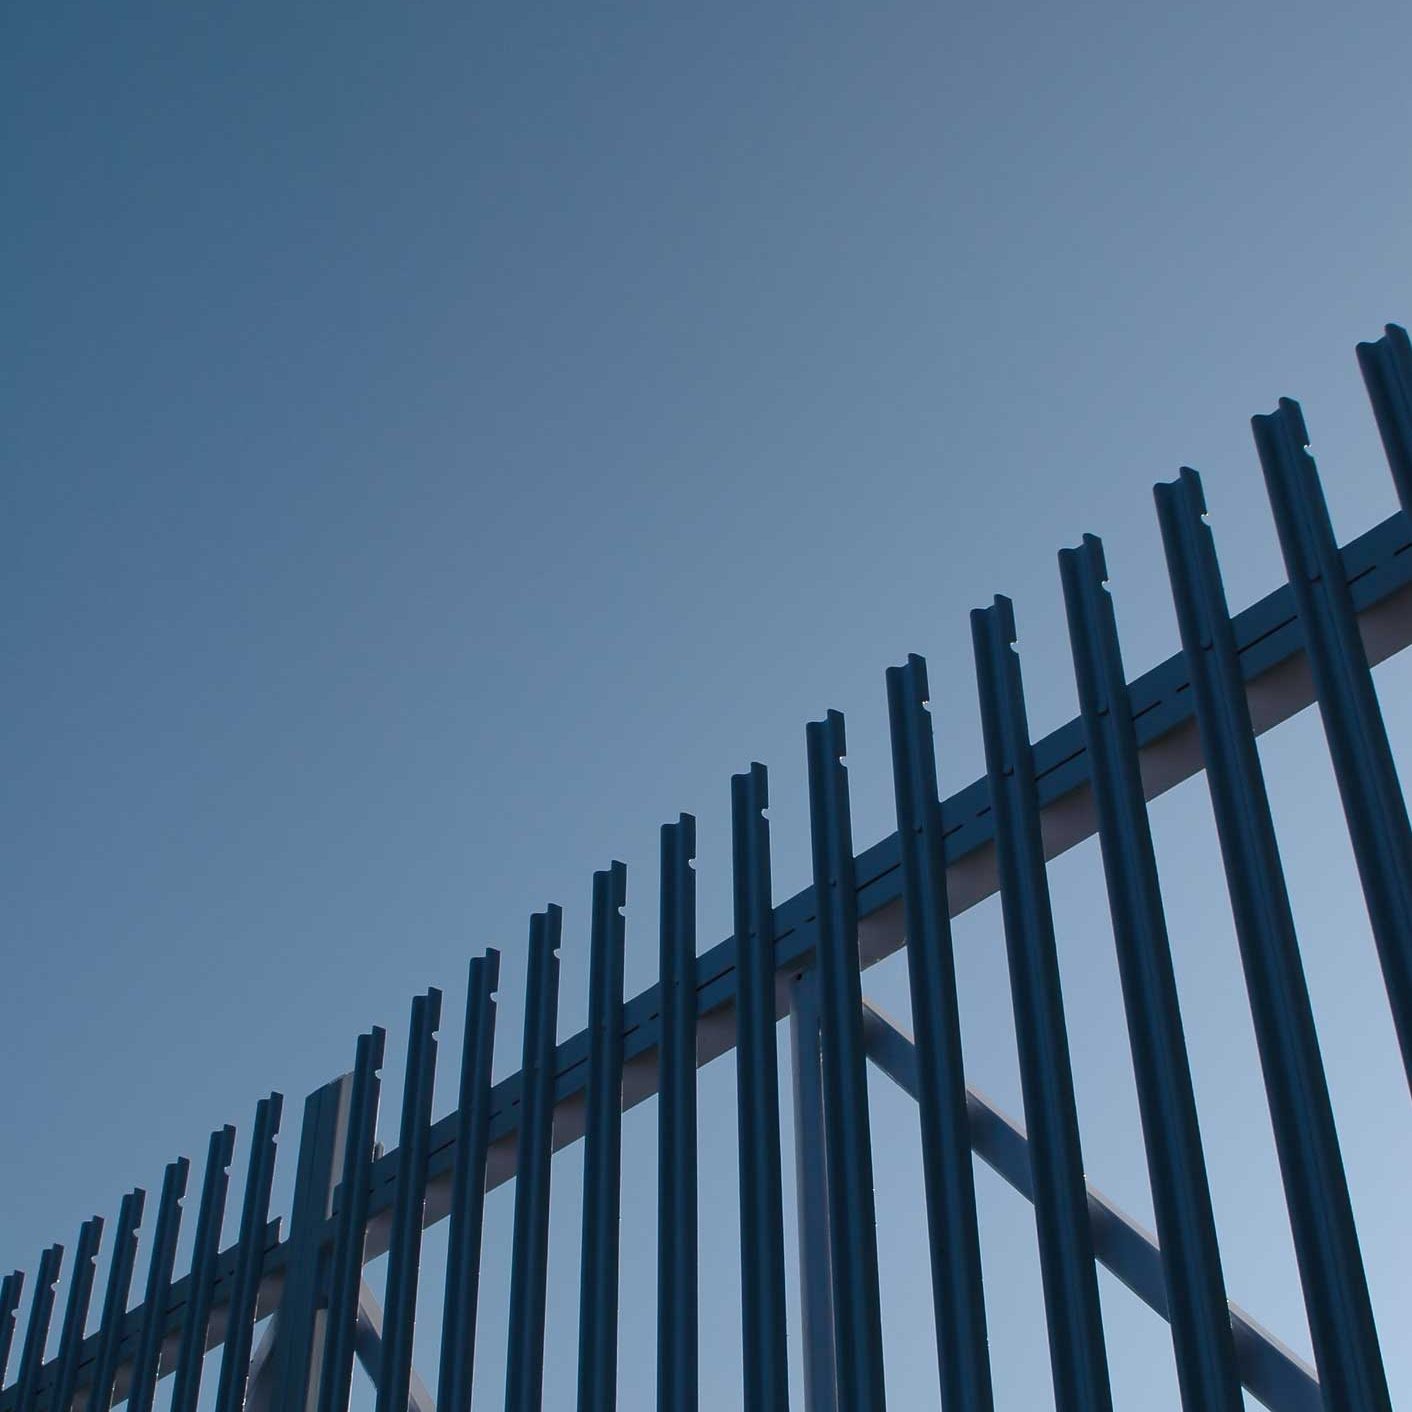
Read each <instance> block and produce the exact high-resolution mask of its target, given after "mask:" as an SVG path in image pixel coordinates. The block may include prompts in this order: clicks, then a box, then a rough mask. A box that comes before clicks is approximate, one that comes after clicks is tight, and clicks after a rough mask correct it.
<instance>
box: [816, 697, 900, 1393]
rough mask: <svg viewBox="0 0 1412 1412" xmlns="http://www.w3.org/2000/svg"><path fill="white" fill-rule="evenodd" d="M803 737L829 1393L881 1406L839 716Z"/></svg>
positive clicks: (869, 1158) (853, 888)
mask: <svg viewBox="0 0 1412 1412" xmlns="http://www.w3.org/2000/svg"><path fill="white" fill-rule="evenodd" d="M805 741H806V744H807V748H808V756H809V820H810V835H811V838H812V842H813V860H814V896H815V897H816V898H818V900H819V955H818V964H819V1002H820V1003H819V1020H820V1029H821V1031H822V1036H823V1055H824V1148H825V1152H826V1153H827V1157H828V1195H829V1266H830V1270H831V1272H832V1275H833V1313H834V1359H835V1363H836V1368H837V1380H838V1400H839V1405H840V1406H841V1407H846V1408H849V1409H856V1412H874V1409H881V1408H883V1407H884V1406H885V1405H886V1399H885V1391H884V1384H883V1350H882V1298H881V1293H880V1291H879V1287H878V1245H877V1211H876V1208H875V1206H874V1197H873V1145H872V1134H871V1132H870V1130H869V1124H868V1064H867V1056H866V1055H865V1054H864V1052H863V991H862V980H861V978H860V976H859V959H858V901H857V899H858V885H857V880H856V879H855V878H854V875H853V826H852V819H851V813H850V809H849V800H848V772H847V770H846V769H845V768H844V765H843V757H844V755H845V754H846V753H847V749H846V745H845V742H844V731H843V716H842V715H841V714H840V713H839V712H838V711H830V712H829V713H828V715H827V717H826V718H825V719H824V720H822V721H811V722H810V723H809V725H808V726H807V727H806V728H805Z"/></svg>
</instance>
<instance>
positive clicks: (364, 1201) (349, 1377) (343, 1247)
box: [317, 1025, 387, 1412]
mask: <svg viewBox="0 0 1412 1412" xmlns="http://www.w3.org/2000/svg"><path fill="white" fill-rule="evenodd" d="M386 1043H387V1032H386V1031H385V1030H383V1029H382V1028H381V1027H379V1026H377V1025H374V1026H373V1028H372V1029H371V1030H369V1031H368V1032H367V1033H366V1034H361V1035H359V1036H358V1045H357V1049H356V1051H355V1053H354V1059H353V1087H352V1093H351V1095H350V1097H349V1103H348V1124H347V1129H346V1131H345V1133H344V1139H343V1166H342V1171H341V1180H340V1182H339V1186H338V1192H337V1198H336V1207H335V1210H334V1233H333V1254H332V1257H331V1261H330V1267H329V1282H328V1307H327V1309H326V1311H325V1314H324V1320H325V1325H324V1348H323V1368H322V1371H321V1373H320V1376H319V1397H318V1404H317V1405H318V1409H319V1412H346V1409H347V1407H348V1398H349V1395H350V1393H351V1391H352V1387H353V1358H354V1352H355V1349H354V1344H355V1342H356V1337H357V1330H358V1292H359V1290H360V1289H361V1287H362V1283H363V1243H364V1240H365V1237H366V1236H367V1232H368V1195H369V1192H368V1178H369V1168H370V1167H371V1166H372V1162H373V1149H374V1144H375V1142H376V1139H377V1122H378V1099H379V1096H380V1094H381V1091H382V1084H381V1081H380V1080H379V1078H378V1071H379V1070H380V1069H381V1068H382V1061H383V1051H384V1049H385V1047H386Z"/></svg>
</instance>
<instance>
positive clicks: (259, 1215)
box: [91, 1093, 284, 1412]
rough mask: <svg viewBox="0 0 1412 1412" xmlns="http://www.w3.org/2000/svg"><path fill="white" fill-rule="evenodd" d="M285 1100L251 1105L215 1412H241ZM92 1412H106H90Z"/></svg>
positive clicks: (275, 1097) (276, 1098)
mask: <svg viewBox="0 0 1412 1412" xmlns="http://www.w3.org/2000/svg"><path fill="white" fill-rule="evenodd" d="M283 1111H284V1096H283V1095H282V1094H279V1093H272V1094H270V1096H269V1097H268V1098H262V1099H261V1100H260V1101H259V1103H257V1104H256V1105H255V1131H254V1135H253V1136H252V1138H251V1141H250V1162H249V1165H248V1167H247V1169H246V1176H245V1199H244V1201H243V1202H242V1203H241V1208H240V1236H239V1242H238V1245H237V1250H236V1258H235V1278H234V1281H233V1283H232V1285H231V1292H230V1308H229V1310H228V1311H227V1315H226V1343H225V1348H224V1349H223V1350H222V1352H221V1372H220V1378H219V1380H218V1382H217V1384H216V1409H215V1412H241V1409H242V1408H243V1407H244V1405H245V1388H246V1384H247V1383H248V1381H249V1378H250V1345H251V1341H252V1340H253V1338H254V1336H255V1304H256V1299H257V1297H258V1295H259V1292H260V1275H261V1272H262V1271H263V1269H264V1265H265V1227H266V1226H267V1225H268V1224H269V1217H270V1188H271V1186H272V1185H273V1184H274V1179H275V1143H276V1139H277V1138H278V1136H279V1123H280V1117H281V1115H282V1113H283ZM91 1412H106V1409H98V1408H93V1409H91Z"/></svg>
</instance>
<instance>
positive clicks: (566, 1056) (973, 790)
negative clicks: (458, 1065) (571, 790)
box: [0, 511, 1412, 1412]
mask: <svg viewBox="0 0 1412 1412" xmlns="http://www.w3.org/2000/svg"><path fill="white" fill-rule="evenodd" d="M1409 550H1412V525H1409V521H1408V519H1407V517H1406V515H1405V514H1404V513H1403V512H1402V511H1398V512H1396V513H1394V514H1393V515H1390V516H1389V517H1388V518H1387V519H1385V520H1383V521H1382V522H1381V523H1380V524H1378V525H1376V526H1374V527H1373V528H1372V529H1370V530H1368V531H1367V532H1366V533H1364V534H1362V535H1360V536H1359V537H1358V538H1356V539H1354V540H1352V541H1350V542H1349V543H1348V544H1347V545H1345V546H1344V547H1343V548H1342V550H1341V551H1340V556H1341V559H1342V563H1343V568H1344V574H1345V577H1346V579H1347V582H1348V585H1349V590H1350V592H1351V594H1352V597H1353V602H1354V606H1355V608H1356V610H1357V613H1358V625H1359V631H1360V633H1361V635H1362V638H1363V642H1364V647H1365V650H1366V651H1367V655H1368V660H1369V662H1370V663H1372V664H1376V663H1378V662H1381V661H1383V660H1385V659H1386V658H1387V657H1390V656H1392V655H1393V654H1394V653H1396V652H1398V651H1400V650H1402V649H1403V648H1405V647H1407V646H1409V645H1412V553H1409V552H1408V551H1409ZM1232 626H1233V629H1234V633H1235V638H1236V644H1237V649H1238V653H1239V663H1240V672H1241V677H1242V680H1243V682H1244V684H1245V690H1246V695H1247V698H1248V699H1249V702H1250V709H1251V716H1252V719H1253V724H1254V727H1255V730H1256V732H1257V734H1259V733H1263V732H1265V731H1267V730H1269V729H1271V728H1272V727H1273V726H1276V725H1278V724H1279V723H1280V722H1281V721H1284V720H1287V719H1288V718H1289V717H1291V716H1293V715H1295V714H1296V713H1297V712H1299V711H1301V710H1303V709H1304V708H1305V707H1306V706H1309V705H1311V704H1312V703H1313V701H1314V687H1313V682H1312V678H1311V676H1310V671H1309V666H1308V662H1307V659H1306V657H1305V652H1304V643H1303V632H1302V629H1301V627H1300V623H1299V618H1298V612H1297V609H1296V606H1295V600H1294V595H1293V593H1292V591H1291V589H1290V587H1289V585H1288V584H1283V585H1281V586H1280V587H1279V588H1277V589H1275V590H1274V591H1273V592H1271V593H1269V594H1267V595H1266V596H1265V597H1263V598H1261V599H1260V600H1259V601H1258V602H1256V603H1254V604H1252V605H1251V606H1250V607H1248V608H1246V609H1245V610H1244V611H1242V612H1241V613H1238V614H1237V615H1235V617H1234V619H1233V620H1232ZM1190 685H1191V682H1190V676H1189V673H1188V671H1187V667H1186V660H1185V657H1184V655H1183V654H1182V653H1181V652H1177V653H1175V654H1174V655H1173V656H1171V657H1169V658H1167V660H1166V661H1164V662H1162V663H1161V664H1160V665H1158V666H1156V667H1154V668H1152V669H1151V670H1150V671H1148V672H1145V673H1143V674H1142V675H1141V676H1140V677H1138V678H1137V679H1136V680H1135V681H1134V682H1132V683H1131V685H1130V687H1129V692H1130V696H1131V701H1132V711H1133V722H1134V728H1135V730H1136V733H1137V738H1138V744H1139V748H1140V752H1141V764H1142V779H1143V792H1144V795H1145V796H1146V797H1147V798H1148V799H1152V798H1155V797H1156V796H1158V795H1160V794H1163V793H1165V792H1166V791H1167V790H1169V789H1171V788H1172V787H1173V786H1175V785H1177V784H1179V783H1180V782H1181V781H1182V780H1185V779H1188V778H1190V777H1191V776H1192V775H1195V774H1197V773H1198V772H1199V771H1200V770H1201V768H1202V766H1203V759H1202V753H1201V745H1200V741H1199V739H1198V737H1197V731H1196V727H1195V717H1194V703H1193V700H1192V693H1191V691H1190ZM1034 758H1035V773H1036V785H1037V788H1038V792H1039V800H1040V805H1041V809H1042V825H1043V835H1044V851H1045V856H1046V858H1053V857H1055V856H1057V855H1058V854H1060V853H1063V852H1065V851H1067V850H1068V849H1070V848H1072V847H1074V846H1075V845H1076V844H1078V843H1080V842H1082V841H1083V840H1084V839H1086V838H1089V837H1091V836H1092V835H1093V834H1094V833H1095V832H1096V831H1097V816H1096V814H1095V811H1094V805H1093V798H1092V794H1091V791H1090V789H1089V787H1088V781H1089V762H1088V757H1087V752H1086V749H1085V745H1084V738H1083V728H1082V723H1081V721H1080V720H1079V718H1078V717H1075V718H1074V719H1073V720H1071V721H1069V722H1068V723H1067V724H1066V725H1063V726H1061V727H1060V728H1059V729H1058V730H1055V731H1053V732H1051V733H1050V734H1049V735H1047V736H1045V737H1044V739H1042V740H1040V741H1038V742H1037V743H1036V744H1035V746H1034ZM942 818H943V821H944V823H945V825H946V860H947V883H948V892H949V898H950V906H951V912H952V915H953V916H954V915H957V914H959V913H961V912H964V911H966V910H968V909H969V908H971V907H974V906H975V905H976V904H978V903H979V902H982V901H983V900H985V898H987V897H989V896H991V895H992V894H993V893H994V892H995V891H996V888H997V879H996V869H995V851H994V846H993V840H994V828H993V819H992V816H991V811H990V801H989V794H988V789H987V785H986V780H985V778H984V777H982V778H980V779H978V780H976V781H975V782H974V783H972V784H970V785H968V786H967V787H966V788H964V789H962V790H960V791H959V792H958V793H956V794H953V795H952V796H951V797H950V798H949V799H947V800H945V801H943V803H942ZM855 871H856V877H857V909H858V918H859V932H860V936H859V941H860V950H861V959H862V964H863V965H864V966H869V965H872V964H874V963H876V962H877V961H880V960H882V959H883V958H884V957H886V956H888V955H891V954H892V953H893V952H895V951H897V950H898V949H899V948H900V947H901V946H902V944H903V941H904V936H903V921H902V897H901V894H902V878H901V870H900V857H899V852H898V840H897V835H896V834H895V833H894V834H891V835H889V836H888V837H887V838H885V839H883V840H881V841H880V842H879V843H876V844H874V845H873V846H872V847H870V848H867V849H864V850H863V852H862V853H860V854H859V855H858V857H857V859H856V862H855ZM774 915H775V991H776V1012H777V1014H778V1015H780V1016H783V1015H784V1014H785V1013H786V1012H787V1010H788V987H789V982H790V980H791V979H792V978H793V977H794V976H796V975H798V974H800V973H802V972H803V971H805V970H807V969H808V968H809V967H810V966H811V965H812V964H813V953H814V947H815V939H816V909H815V904H814V889H813V887H812V886H810V887H806V888H804V889H802V890H801V891H800V892H798V893H796V894H795V895H794V896H793V897H791V898H789V899H788V900H787V901H784V902H781V903H780V904H779V905H778V906H777V907H776V908H775V913H774ZM735 994H736V969H735V940H734V938H733V937H728V938H727V939H726V940H724V941H722V942H720V943H719V944H717V945H716V946H714V947H712V948H711V949H710V950H709V951H706V952H705V953H703V954H702V955H701V956H700V957H699V958H698V962H697V989H696V1007H697V1013H698V1015H699V1017H700V1025H699V1041H698V1056H697V1062H698V1065H702V1064H705V1063H707V1062H708V1061H710V1060H711V1059H714V1058H716V1057H718V1056H719V1055H721V1054H724V1053H726V1052H727V1051H728V1050H730V1049H731V1048H732V1047H733V1045H734V1043H735ZM660 1010H661V1007H660V993H659V987H658V986H657V985H653V986H650V987H649V988H648V989H646V990H644V991H643V992H642V993H641V994H639V995H638V996H636V997H635V998H634V999H632V1000H630V1001H628V1002H627V1004H626V1005H625V1007H624V1012H623V1034H624V1059H625V1066H624V1075H623V1091H622V1103H623V1107H624V1109H626V1108H629V1107H632V1106H634V1105H636V1104H638V1103H641V1102H642V1101H644V1100H645V1099H647V1098H649V1097H651V1096H652V1095H653V1094H655V1093H656V1092H657V1084H658V1067H657V1046H658V1042H659V1036H660V1028H661V1013H660ZM587 1061H588V1033H587V1031H586V1030H584V1031H581V1032H580V1033H578V1034H576V1035H574V1036H573V1037H572V1038H570V1039H568V1040H566V1041H564V1042H563V1043H562V1044H560V1045H559V1046H558V1048H557V1050H556V1060H555V1081H554V1103H555V1109H554V1146H555V1148H556V1149H557V1148H561V1147H565V1146H567V1145H568V1144H570V1143H572V1142H574V1141H576V1140H577V1139H578V1138H579V1137H581V1136H582V1135H583V1131H584V1089H585V1085H586V1081H587ZM519 1112H520V1075H519V1074H515V1075H512V1076H510V1077H509V1078H507V1079H504V1080H502V1081H501V1082H500V1083H499V1084H497V1085H496V1086H495V1089H494V1091H493V1094H492V1104H491V1119H490V1134H489V1136H490V1149H489V1159H488V1163H487V1169H486V1182H487V1187H496V1186H499V1185H502V1184H503V1183H504V1182H507V1181H509V1180H510V1179H511V1178H512V1177H513V1176H514V1174H515V1162H516V1143H515V1135H516V1132H517V1128H518V1124H519ZM455 1144H456V1115H455V1114H454V1113H452V1114H449V1115H448V1116H447V1117H445V1118H443V1119H441V1120H440V1121H439V1122H437V1123H436V1124H435V1125H434V1126H433V1128H432V1131H431V1139H430V1144H429V1152H430V1156H429V1164H428V1188H427V1201H426V1209H425V1215H424V1218H423V1220H424V1224H426V1225H431V1224H434V1223H435V1222H437V1221H439V1220H441V1219H443V1218H444V1217H445V1216H446V1215H447V1213H448V1210H449V1206H450V1193H451V1175H452V1167H453V1161H454V1155H455ZM398 1161H399V1153H398V1151H397V1150H394V1151H392V1152H388V1153H386V1154H385V1155H384V1156H383V1157H382V1158H380V1159H379V1160H378V1161H377V1162H376V1163H375V1164H374V1166H373V1169H372V1173H371V1177H370V1190H369V1208H368V1209H369V1225H368V1238H367V1246H366V1250H365V1254H364V1259H365V1261H367V1260H373V1259H375V1258H377V1256H379V1255H381V1254H383V1253H384V1252H385V1251H386V1250H387V1247H388V1236H389V1230H390V1218H391V1210H392V1204H393V1193H394V1190H395V1186H396V1179H397V1169H398ZM332 1238H333V1226H332V1220H330V1221H329V1222H328V1223H327V1225H326V1229H325V1231H324V1233H323V1239H324V1240H325V1241H327V1242H331V1241H332ZM235 1255H236V1251H235V1247H234V1246H232V1247H231V1248H229V1249H227V1250H225V1251H223V1252H222V1254H221V1256H220V1259H219V1261H218V1262H217V1280H216V1286H215V1291H214V1300H213V1310H212V1316H211V1324H210V1330H209V1333H208V1336H207V1342H208V1346H210V1347H215V1346H216V1345H218V1344H219V1343H220V1342H222V1340H223V1339H224V1336H225V1322H226V1309H225V1306H226V1305H227V1304H228V1302H229V1299H230V1291H231V1287H232V1283H233V1277H234V1271H235ZM285 1262H286V1249H285V1246H284V1245H283V1243H282V1242H281V1240H280V1236H279V1225H278V1223H277V1222H272V1223H271V1224H270V1227H269V1237H268V1245H267V1250H266V1255H265V1260H264V1265H263V1269H264V1274H263V1277H262V1281H261V1286H260V1291H259V1302H258V1311H259V1314H261V1315H263V1314H265V1313H268V1312H269V1311H270V1310H272V1309H273V1308H274V1307H275V1304H276V1302H277V1300H278V1297H279V1292H280V1289H281V1287H282V1283H283V1278H284V1266H285ZM189 1282H190V1281H189V1277H186V1278H183V1279H181V1280H178V1281H177V1282H176V1283H175V1284H174V1285H173V1286H172V1289H171V1295H170V1300H169V1304H168V1309H167V1311H166V1319H165V1320H164V1323H165V1328H166V1335H165V1339H164V1342H163V1347H162V1354H161V1368H162V1370H163V1371H166V1370H168V1369H169V1368H170V1367H171V1366H172V1364H173V1361H174V1359H175V1353H176V1346H177V1341H178V1336H179V1334H180V1331H181V1329H182V1327H183V1324H184V1322H185V1315H186V1308H187V1300H188V1290H189ZM143 1312H144V1311H143V1309H142V1307H140V1306H139V1307H138V1308H137V1309H134V1310H131V1311H130V1312H129V1313H128V1316H127V1319H126V1321H125V1324H124V1331H123V1338H122V1342H121V1346H120V1355H119V1356H120V1363H119V1371H118V1378H117V1384H116V1387H115V1390H114V1392H115V1399H120V1398H121V1397H122V1396H123V1395H124V1394H125V1389H126V1386H127V1382H128V1379H129V1377H130V1372H131V1365H132V1359H133V1355H134V1353H135V1351H136V1346H137V1340H138V1335H139V1331H140V1329H141V1325H142V1318H143ZM96 1351H97V1339H96V1336H94V1337H90V1338H89V1339H88V1340H87V1341H86V1342H85V1344H84V1348H83V1354H82V1359H81V1362H80V1367H79V1378H78V1386H79V1388H80V1389H81V1388H83V1387H84V1386H85V1385H86V1384H87V1382H88V1380H89V1378H90V1376H91V1373H92V1365H93V1361H94V1357H95V1354H96ZM52 1376H53V1365H52V1364H51V1365H49V1366H48V1367H46V1368H45V1370H44V1375H43V1377H42V1378H41V1382H40V1396H41V1399H43V1397H44V1394H45V1393H46V1392H47V1390H48V1385H49V1383H50V1381H51V1379H52ZM16 1400H17V1390H16V1389H15V1388H13V1387H12V1388H10V1389H8V1390H7V1391H5V1392H4V1393H0V1412H14V1408H15V1404H16Z"/></svg>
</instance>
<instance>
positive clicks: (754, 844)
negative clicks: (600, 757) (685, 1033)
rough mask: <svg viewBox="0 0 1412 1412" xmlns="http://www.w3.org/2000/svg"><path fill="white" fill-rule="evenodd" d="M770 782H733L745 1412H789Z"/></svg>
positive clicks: (750, 778)
mask: <svg viewBox="0 0 1412 1412" xmlns="http://www.w3.org/2000/svg"><path fill="white" fill-rule="evenodd" d="M769 803H770V792H769V778H768V776H767V775H766V773H765V767H764V766H763V765H761V764H754V765H751V767H750V770H749V773H748V774H743V775H734V776H732V778H731V853H732V870H733V873H732V875H733V892H734V910H735V952H736V954H735V969H736V1026H737V1032H736V1050H735V1053H736V1113H737V1118H738V1123H739V1137H740V1148H739V1152H740V1294H741V1322H742V1333H743V1353H744V1381H745V1398H744V1406H745V1412H782V1409H785V1408H787V1407H788V1406H789V1365H788V1361H787V1353H786V1346H785V1285H784V1280H785V1275H784V1191H783V1174H782V1159H781V1156H780V1095H779V1058H778V1055H777V1054H776V1052H775V1019H776V1015H775V932H774V922H775V917H774V907H773V898H772V883H771V878H770V824H769V820H768V819H766V817H765V810H766V808H768V806H769Z"/></svg>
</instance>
